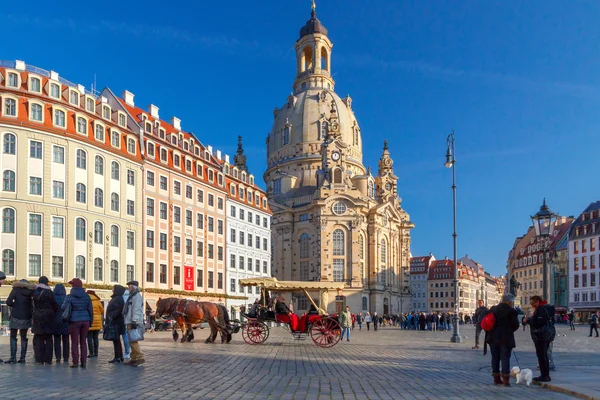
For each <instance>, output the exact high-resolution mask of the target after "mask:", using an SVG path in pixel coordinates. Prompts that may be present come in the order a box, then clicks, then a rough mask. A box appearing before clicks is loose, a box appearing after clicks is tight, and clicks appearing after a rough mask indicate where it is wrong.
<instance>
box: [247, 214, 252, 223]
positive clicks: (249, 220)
mask: <svg viewBox="0 0 600 400" xmlns="http://www.w3.org/2000/svg"><path fill="white" fill-rule="evenodd" d="M248 222H250V223H252V213H251V212H250V211H248Z"/></svg>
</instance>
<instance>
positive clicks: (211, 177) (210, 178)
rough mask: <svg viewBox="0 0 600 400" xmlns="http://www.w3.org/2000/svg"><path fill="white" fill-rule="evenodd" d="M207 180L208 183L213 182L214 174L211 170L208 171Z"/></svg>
mask: <svg viewBox="0 0 600 400" xmlns="http://www.w3.org/2000/svg"><path fill="white" fill-rule="evenodd" d="M208 180H209V182H213V181H214V180H215V173H214V172H213V171H212V170H210V169H209V170H208Z"/></svg>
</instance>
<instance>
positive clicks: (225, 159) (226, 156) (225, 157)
mask: <svg viewBox="0 0 600 400" xmlns="http://www.w3.org/2000/svg"><path fill="white" fill-rule="evenodd" d="M223 161H225V162H226V163H227V164H231V163H230V162H229V154H225V156H224V158H223Z"/></svg>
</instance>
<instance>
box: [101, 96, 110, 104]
mask: <svg viewBox="0 0 600 400" xmlns="http://www.w3.org/2000/svg"><path fill="white" fill-rule="evenodd" d="M100 103H102V104H107V103H108V99H107V98H106V97H104V96H100Z"/></svg>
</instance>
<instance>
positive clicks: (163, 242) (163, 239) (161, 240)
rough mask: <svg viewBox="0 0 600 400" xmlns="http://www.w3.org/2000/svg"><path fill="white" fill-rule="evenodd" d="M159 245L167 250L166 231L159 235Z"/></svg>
mask: <svg viewBox="0 0 600 400" xmlns="http://www.w3.org/2000/svg"><path fill="white" fill-rule="evenodd" d="M158 239H159V240H158V245H159V248H160V249H161V250H166V249H167V234H166V233H161V234H160V235H158Z"/></svg>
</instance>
